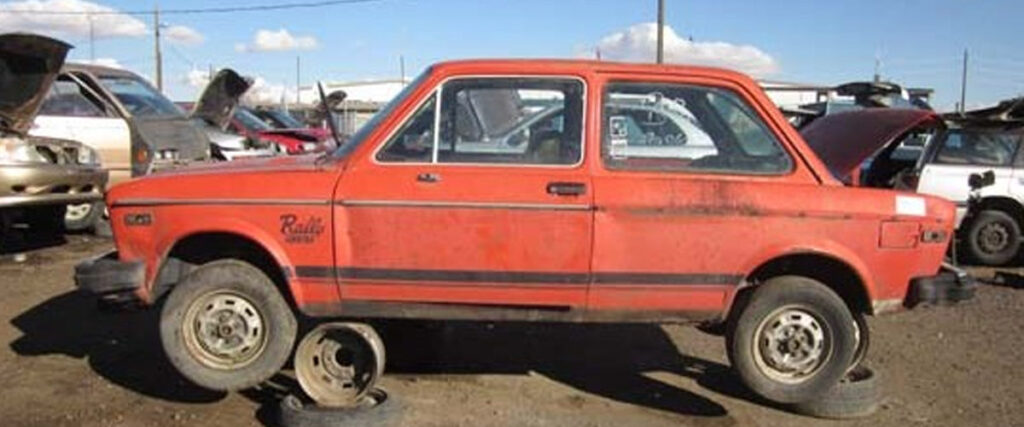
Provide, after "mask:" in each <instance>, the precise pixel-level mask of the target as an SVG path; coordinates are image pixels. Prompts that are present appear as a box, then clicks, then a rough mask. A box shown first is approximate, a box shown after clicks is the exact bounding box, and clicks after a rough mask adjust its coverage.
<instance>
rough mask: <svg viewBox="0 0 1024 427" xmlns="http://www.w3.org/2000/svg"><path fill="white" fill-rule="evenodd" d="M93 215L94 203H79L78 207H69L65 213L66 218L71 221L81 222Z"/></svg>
mask: <svg viewBox="0 0 1024 427" xmlns="http://www.w3.org/2000/svg"><path fill="white" fill-rule="evenodd" d="M91 213H92V203H79V204H76V205H68V207H67V211H65V213H64V218H66V219H69V220H71V221H81V220H83V219H85V218H86V217H88V216H89V214H91Z"/></svg>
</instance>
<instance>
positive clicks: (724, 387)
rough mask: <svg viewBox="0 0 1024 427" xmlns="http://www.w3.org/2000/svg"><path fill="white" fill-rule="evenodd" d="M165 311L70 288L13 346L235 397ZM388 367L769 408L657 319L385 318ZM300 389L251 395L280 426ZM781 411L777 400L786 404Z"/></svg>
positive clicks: (124, 375)
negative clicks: (182, 364) (179, 338)
mask: <svg viewBox="0 0 1024 427" xmlns="http://www.w3.org/2000/svg"><path fill="white" fill-rule="evenodd" d="M158 315H159V311H158V310H155V309H150V310H137V311H127V312H113V313H110V312H103V311H100V310H98V309H97V307H96V305H95V303H94V301H93V300H92V297H91V296H89V295H86V294H83V293H79V292H75V291H73V292H68V293H65V294H62V295H59V296H56V297H53V298H51V299H49V300H47V301H45V302H43V303H41V304H39V305H37V306H35V307H32V308H31V309H29V310H27V311H25V312H23V313H21V314H19V315H18V316H17V317H15V318H14V319H13V320H12V321H11V324H12V325H13V326H15V327H16V328H17V329H19V330H20V331H21V332H22V334H23V335H22V336H21V337H19V338H17V339H16V340H14V341H13V342H11V343H10V348H11V349H12V350H13V351H14V352H16V353H17V354H19V355H22V356H40V355H53V354H59V355H66V356H70V357H74V358H79V359H84V360H86V361H87V363H88V364H89V367H90V368H91V369H92V370H93V371H94V372H96V373H97V374H99V375H100V376H102V377H103V378H105V379H107V380H108V381H110V382H111V383H114V384H116V385H119V386H121V387H124V388H126V389H128V390H131V391H133V392H137V393H140V394H143V395H146V396H149V397H154V398H158V399H163V400H168V401H173V402H183V403H209V402H216V401H219V400H221V399H223V398H224V397H225V396H226V394H225V393H220V392H214V391H210V390H206V389H203V388H200V387H198V386H195V385H193V384H191V383H190V382H188V380H186V379H184V378H183V377H182V376H181V375H180V374H178V373H177V371H175V369H174V367H173V366H171V364H170V362H169V361H168V360H167V359H166V357H165V356H164V354H163V350H162V348H161V344H160V340H159V334H158V331H157V327H158ZM380 326H381V327H380V330H381V331H382V335H383V337H384V340H385V343H386V346H387V354H388V367H387V372H388V374H394V375H397V376H415V375H445V374H452V375H458V374H516V375H526V374H528V373H530V372H536V373H539V374H541V375H543V376H545V377H547V378H550V379H552V380H554V381H558V382H560V383H563V384H565V385H567V386H570V387H572V388H575V389H577V390H579V391H581V392H584V393H589V394H594V395H597V396H601V397H604V398H607V399H611V400H615V401H619V402H623V403H629V404H633V405H638V406H643V407H648V408H653V409H657V410H661V411H665V412H668V413H673V414H679V415H686V416H698V417H725V416H728V411H727V410H726V409H725V407H723V406H722V405H721V404H719V403H717V402H715V401H713V400H711V399H709V398H707V397H705V396H702V395H701V394H698V393H695V392H693V391H689V390H686V389H684V388H680V387H678V386H676V385H672V384H668V383H665V382H663V381H660V380H658V379H656V378H654V377H653V376H650V375H648V373H652V372H668V373H673V374H677V375H679V376H681V377H684V378H690V379H693V380H694V381H695V382H696V383H697V384H698V385H699V386H700V387H702V388H704V389H706V390H709V391H712V392H714V393H718V394H721V395H725V396H730V397H734V398H738V399H742V400H747V401H751V402H755V403H757V404H760V405H766V404H768V402H765V401H763V400H762V399H759V398H758V397H756V396H754V395H753V394H751V393H750V392H749V391H747V390H746V389H745V388H744V387H743V386H742V385H741V384H740V383H739V380H738V379H737V378H736V377H735V376H734V375H733V374H732V372H731V371H730V370H729V368H728V367H727V366H724V365H722V364H720V363H716V362H713V361H708V360H704V359H701V358H697V357H693V356H689V355H686V354H682V353H681V352H680V350H679V349H678V348H677V347H676V346H675V345H674V344H673V343H672V341H671V340H670V339H669V337H668V336H667V335H666V333H665V332H664V331H663V330H662V329H661V328H660V327H658V326H656V325H601V324H598V325H594V324H591V325H578V324H536V323H533V324H531V323H498V324H488V323H479V322H386V323H383V324H381V325H380ZM296 390H298V385H297V383H296V382H295V380H294V379H293V378H291V377H289V376H288V375H285V374H281V375H277V376H275V377H274V378H273V379H272V380H271V381H268V382H267V383H266V384H264V385H262V386H260V387H256V388H253V389H249V390H245V391H243V392H242V393H241V394H242V395H244V396H245V397H247V398H248V399H250V400H252V401H253V402H256V403H259V404H261V408H260V409H259V410H258V411H257V413H256V414H255V416H256V418H257V420H259V421H260V422H262V423H264V424H267V425H269V424H273V423H274V422H273V418H274V415H275V411H276V408H277V404H278V402H279V400H280V399H281V398H282V397H283V396H285V395H287V394H288V393H290V392H294V391H296ZM776 408H777V407H776Z"/></svg>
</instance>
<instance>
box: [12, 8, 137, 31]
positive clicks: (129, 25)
mask: <svg viewBox="0 0 1024 427" xmlns="http://www.w3.org/2000/svg"><path fill="white" fill-rule="evenodd" d="M13 11H29V12H31V11H47V12H104V13H105V14H99V15H79V14H74V15H59V14H34V13H16V12H13ZM116 11H117V10H116V9H113V8H110V7H107V6H103V5H100V4H96V3H92V2H88V1H84V0H23V1H14V2H6V3H0V12H3V13H0V28H2V29H3V31H4V32H8V31H29V32H34V33H42V34H46V35H50V36H56V37H67V36H72V37H87V36H89V31H90V25H89V21H90V19H91V20H92V26H91V27H92V31H93V34H94V35H95V36H96V37H140V36H145V35H147V34H149V30H148V29H147V28H146V24H145V23H143V22H142V21H141V20H139V19H138V18H136V17H133V16H130V15H123V14H111V13H110V12H116Z"/></svg>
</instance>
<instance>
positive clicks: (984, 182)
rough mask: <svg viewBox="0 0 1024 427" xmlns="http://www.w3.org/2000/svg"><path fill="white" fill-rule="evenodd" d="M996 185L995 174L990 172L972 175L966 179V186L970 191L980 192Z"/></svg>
mask: <svg viewBox="0 0 1024 427" xmlns="http://www.w3.org/2000/svg"><path fill="white" fill-rule="evenodd" d="M995 183H996V174H995V173H994V172H992V171H985V172H983V173H972V174H971V176H969V177H968V178H967V186H969V187H971V190H980V189H982V188H985V187H988V186H990V185H992V184H995Z"/></svg>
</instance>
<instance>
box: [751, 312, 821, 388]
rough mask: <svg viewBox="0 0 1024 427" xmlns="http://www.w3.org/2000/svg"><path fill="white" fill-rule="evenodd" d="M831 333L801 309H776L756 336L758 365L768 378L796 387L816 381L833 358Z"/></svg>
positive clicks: (756, 359)
mask: <svg viewBox="0 0 1024 427" xmlns="http://www.w3.org/2000/svg"><path fill="white" fill-rule="evenodd" d="M831 338H832V337H831V331H829V330H828V329H827V327H826V326H825V322H823V321H822V320H821V319H820V318H818V316H816V315H814V314H813V313H812V312H811V311H810V310H808V309H806V308H804V307H801V306H795V305H791V306H784V307H780V308H778V309H776V310H775V311H773V312H772V313H771V314H769V315H768V316H765V318H764V320H762V321H761V323H760V324H759V325H758V326H757V329H756V330H755V332H754V349H753V350H754V362H755V364H756V365H757V368H758V369H759V370H760V371H761V373H762V374H764V375H765V376H767V377H768V378H770V379H772V380H774V381H778V382H782V383H787V384H796V383H801V382H803V381H806V380H807V379H808V378H811V377H813V376H814V375H815V374H816V373H817V372H818V371H819V370H821V368H822V367H823V366H825V362H827V361H828V360H829V359H830V358H831V352H832V342H831Z"/></svg>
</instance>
